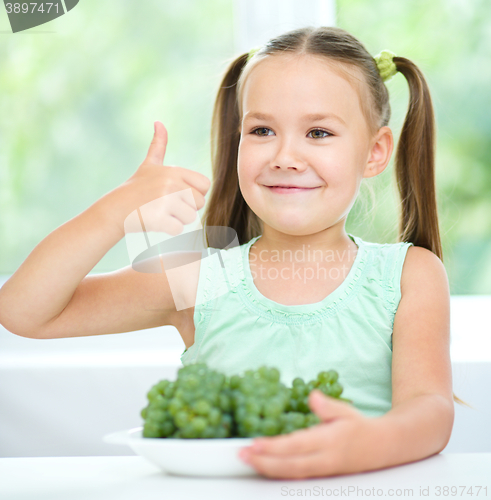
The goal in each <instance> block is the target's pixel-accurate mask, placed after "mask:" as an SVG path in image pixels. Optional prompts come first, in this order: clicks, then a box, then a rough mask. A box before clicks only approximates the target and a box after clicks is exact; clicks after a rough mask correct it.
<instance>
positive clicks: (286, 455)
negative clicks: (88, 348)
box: [0, 27, 454, 478]
mask: <svg viewBox="0 0 491 500" xmlns="http://www.w3.org/2000/svg"><path fill="white" fill-rule="evenodd" d="M396 71H399V72H401V73H402V74H403V75H404V76H405V77H406V78H407V80H408V83H409V88H410V103H409V108H408V111H407V116H406V118H405V122H404V126H403V129H402V132H401V136H400V140H399V145H398V148H397V153H396V174H397V183H398V187H399V191H400V195H401V200H402V203H401V207H402V213H401V220H400V226H399V238H398V239H399V243H395V244H376V243H370V242H366V241H363V240H362V239H361V238H359V237H357V236H354V235H351V234H347V233H346V231H345V222H346V218H347V216H348V213H349V211H350V209H351V207H352V206H353V204H354V203H355V200H356V197H357V195H358V191H359V187H360V183H361V182H362V179H364V178H369V177H374V176H376V175H378V174H380V173H381V172H383V171H384V169H385V168H386V166H387V164H388V163H389V160H390V157H391V154H392V150H393V136H392V132H391V129H390V128H389V127H388V123H389V118H390V105H389V96H388V92H387V89H386V87H385V85H384V80H386V79H388V78H390V77H391V76H393V74H394V73H395V72H396ZM166 144H167V133H166V130H165V128H164V127H163V125H162V124H161V123H160V122H156V124H155V135H154V139H153V141H152V144H151V146H150V149H149V152H148V155H147V158H146V160H145V161H144V162H143V163H142V165H141V166H140V167H139V168H138V170H137V171H136V172H135V174H134V175H133V176H132V177H131V178H130V179H128V181H126V182H125V183H124V184H122V185H121V186H119V187H118V188H116V189H115V190H113V191H111V192H110V193H108V194H107V195H105V196H104V197H102V198H101V199H100V200H98V201H97V202H96V203H95V204H94V205H92V206H91V207H89V208H88V209H87V210H86V211H84V212H82V213H81V214H80V215H78V216H77V217H75V218H73V219H72V220H70V221H68V222H67V223H65V224H64V225H62V226H60V227H59V228H58V229H56V230H55V231H54V232H53V233H51V234H50V235H48V236H47V237H46V238H45V239H44V240H43V241H42V242H41V243H40V244H39V245H38V246H37V247H36V248H35V249H34V250H33V251H32V253H31V254H30V255H29V256H28V258H27V259H26V261H25V262H24V263H23V264H22V265H21V266H20V268H19V269H18V270H17V271H16V273H15V274H14V275H13V276H12V277H11V278H10V280H9V281H8V282H7V283H6V284H5V285H4V287H3V288H2V290H1V292H0V321H1V323H2V324H3V325H4V326H5V327H6V328H7V329H9V330H10V331H12V332H14V333H16V334H18V335H21V336H25V337H31V338H39V339H41V338H60V337H71V336H83V335H99V334H107V333H118V332H128V331H133V330H138V329H145V328H152V327H156V326H160V325H174V326H175V327H176V328H177V329H178V331H179V332H180V334H181V336H182V338H183V341H184V343H185V346H186V350H185V352H184V353H183V354H182V362H183V364H189V363H193V362H206V363H207V364H208V365H209V366H210V367H212V368H215V369H218V370H221V371H223V372H226V373H229V374H231V373H237V372H242V371H244V370H245V369H247V368H257V367H258V366H261V365H268V366H276V367H277V368H279V370H280V372H281V374H282V380H283V381H284V382H285V383H287V384H290V383H291V381H292V379H293V378H294V377H302V378H304V379H305V380H310V379H312V378H315V377H316V375H317V373H318V372H320V371H322V370H326V369H335V370H337V371H338V373H339V375H340V382H341V384H342V385H343V387H344V392H343V396H344V397H346V398H349V399H351V400H352V401H353V403H354V405H349V404H347V403H345V402H341V401H337V400H334V399H333V398H328V397H325V396H324V395H323V394H322V393H320V392H319V391H314V392H313V393H312V394H311V396H310V400H309V402H310V405H311V407H312V410H313V411H315V412H316V413H317V414H318V415H319V416H320V417H321V419H322V420H323V423H322V424H320V425H317V426H315V427H311V428H309V429H304V430H300V431H297V432H294V433H292V434H290V435H283V436H275V437H270V438H259V439H256V440H255V442H254V444H253V446H251V447H250V448H248V449H244V450H243V453H242V454H241V456H242V458H243V459H244V460H245V461H247V462H248V463H250V464H251V465H252V466H253V467H255V468H256V470H257V471H258V472H259V473H261V474H263V475H265V476H269V477H283V478H306V477H314V476H329V475H335V474H346V473H353V472H361V471H368V470H373V469H380V468H384V467H389V466H393V465H397V464H402V463H406V462H410V461H414V460H419V459H422V458H425V457H428V456H430V455H433V454H435V453H438V452H440V451H442V450H443V449H444V447H445V446H446V444H447V442H448V440H449V438H450V434H451V430H452V426H453V418H454V408H453V400H452V377H451V364H450V356H449V329H450V326H449V316H450V307H449V303H450V294H449V287H448V280H447V275H446V272H445V268H444V266H443V264H442V261H441V258H442V250H441V243H440V236H439V230H438V219H437V209H436V196H435V186H434V118H433V109H432V103H431V98H430V93H429V90H428V86H427V84H426V82H425V79H424V77H423V75H422V73H421V71H420V70H419V69H418V68H417V67H416V66H415V65H414V64H413V63H412V62H411V61H409V60H408V59H405V58H403V57H393V54H391V53H390V52H388V51H386V52H383V53H382V54H381V55H380V57H377V58H376V59H374V58H373V57H372V56H371V55H370V54H369V53H368V52H367V51H366V49H365V48H364V47H363V45H362V44H361V43H360V42H359V41H358V40H356V39H355V38H354V37H353V36H351V35H350V34H348V33H347V32H346V31H344V30H342V29H339V28H332V27H321V28H316V29H314V28H310V27H308V28H304V29H299V30H295V31H291V32H288V33H285V34H284V35H282V36H279V37H277V38H275V39H273V40H271V41H269V42H268V43H267V44H266V45H264V46H263V47H262V48H261V49H259V50H258V51H256V52H255V53H254V52H251V53H250V54H243V55H241V56H239V57H238V58H237V59H235V60H234V61H233V62H232V63H231V64H230V66H229V68H228V70H227V71H226V74H225V76H224V78H223V81H222V83H221V86H220V90H219V93H218V96H217V100H216V103H215V109H214V115H213V127H212V148H213V179H214V182H213V187H212V190H211V194H210V198H209V203H208V205H207V209H206V211H205V214H204V220H205V228H206V227H210V228H211V227H226V228H232V229H233V230H234V231H235V232H236V234H237V238H238V242H239V245H238V246H235V247H229V248H226V249H223V248H224V245H223V244H221V245H218V244H216V242H215V244H213V241H211V242H210V241H209V243H211V244H210V246H211V247H212V248H213V249H215V250H218V252H215V253H213V254H212V255H211V256H210V257H207V258H204V259H201V260H200V259H198V260H194V261H193V260H192V259H191V260H190V261H189V260H188V261H187V264H186V265H184V266H182V268H181V271H182V273H184V271H185V272H186V276H185V277H186V279H181V280H180V282H181V283H186V286H184V284H183V285H181V286H179V287H178V288H176V286H177V284H178V283H179V280H175V279H174V280H173V283H172V287H171V282H170V276H171V275H173V273H175V272H176V268H175V266H174V268H173V269H172V273H170V272H167V270H169V271H170V270H171V267H172V266H170V265H169V261H166V259H164V258H163V257H162V256H160V257H159V258H160V265H161V266H162V268H163V269H164V270H166V272H161V273H148V272H147V273H138V272H136V271H135V270H134V269H132V267H130V266H129V267H127V268H124V269H121V270H119V271H116V272H112V273H106V274H102V275H90V276H88V273H89V271H90V270H91V269H92V268H93V267H94V265H95V264H96V263H97V262H98V261H99V260H100V259H101V258H102V256H103V255H104V254H105V253H106V252H107V251H108V250H109V249H110V248H111V247H112V246H113V245H114V244H116V243H117V242H118V241H119V240H120V239H121V238H122V237H123V236H124V229H125V219H126V218H127V217H128V215H129V214H130V213H132V212H134V211H135V210H136V211H137V212H138V213H139V214H140V215H141V212H143V210H142V211H141V212H139V211H138V210H139V207H142V206H143V205H145V204H148V203H150V202H151V201H152V200H156V199H163V198H165V196H166V195H170V194H174V195H175V194H176V193H192V199H190V198H189V197H188V198H186V197H184V196H181V197H178V198H176V201H175V202H174V203H173V204H172V205H170V204H167V205H166V204H162V206H161V207H160V209H159V210H153V211H151V210H147V211H146V212H145V217H144V221H143V219H142V217H140V220H141V221H142V223H143V222H144V229H145V230H147V231H148V230H150V229H153V230H161V231H164V232H165V233H167V234H170V235H177V234H180V233H181V232H182V230H183V224H189V223H190V222H192V221H193V220H194V219H195V217H196V210H199V209H200V208H202V207H203V206H204V204H205V199H204V196H205V195H206V193H207V192H208V190H209V187H210V183H209V181H208V179H207V178H206V177H204V176H203V175H201V174H199V173H196V172H192V171H189V170H186V169H183V168H180V167H174V168H171V167H165V166H163V161H164V155H165V148H166ZM207 236H208V239H210V238H209V236H210V235H209V234H208V235H207ZM220 249H223V250H220ZM217 257H219V258H217ZM178 270H179V268H178ZM183 276H184V275H183ZM174 278H175V274H174ZM177 304H180V305H177ZM183 304H184V305H183Z"/></svg>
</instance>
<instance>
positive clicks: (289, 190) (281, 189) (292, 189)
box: [266, 186, 317, 194]
mask: <svg viewBox="0 0 491 500" xmlns="http://www.w3.org/2000/svg"><path fill="white" fill-rule="evenodd" d="M266 187H267V188H268V189H269V190H270V191H273V192H274V193H278V194H288V193H292V194H293V193H301V192H306V191H313V190H314V189H317V188H315V187H313V188H305V187H294V186H289V187H287V186H266Z"/></svg>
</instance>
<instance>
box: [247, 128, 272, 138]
mask: <svg viewBox="0 0 491 500" xmlns="http://www.w3.org/2000/svg"><path fill="white" fill-rule="evenodd" d="M265 130H266V133H265V134H263V133H262V132H264V131H265ZM268 130H269V131H271V130H270V129H269V128H266V127H258V128H256V129H254V130H253V131H252V133H253V134H256V135H259V136H265V135H269V134H268V133H267V131H268ZM258 131H260V132H261V133H257V132H258Z"/></svg>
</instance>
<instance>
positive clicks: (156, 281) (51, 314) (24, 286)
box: [0, 122, 210, 338]
mask: <svg viewBox="0 0 491 500" xmlns="http://www.w3.org/2000/svg"><path fill="white" fill-rule="evenodd" d="M166 144H167V132H166V130H165V127H164V126H163V125H162V124H161V123H160V122H157V123H156V132H155V136H154V139H153V141H152V144H151V146H150V149H149V152H148V155H147V157H146V159H145V161H144V162H143V163H142V165H141V166H140V167H139V168H138V170H137V171H136V172H135V174H134V175H133V176H132V177H130V179H128V180H127V181H126V182H125V183H123V184H122V185H121V186H119V187H117V188H116V189H114V190H113V191H111V192H110V193H108V194H106V195H105V196H103V197H102V198H101V199H99V200H98V201H97V202H96V203H94V204H93V205H92V206H91V207H89V208H88V209H87V210H85V211H84V212H82V213H81V214H80V215H78V216H76V217H74V218H73V219H71V220H69V221H68V222H66V223H65V224H63V225H62V226H60V227H59V228H57V229H56V230H55V231H53V232H52V233H51V234H49V235H48V236H47V237H46V238H45V239H44V240H43V241H41V243H39V244H38V245H37V246H36V247H35V248H34V250H33V251H32V252H31V254H30V255H29V256H28V257H27V259H26V260H25V261H24V262H23V263H22V265H21V266H20V267H19V269H18V270H17V271H16V272H15V273H14V274H13V275H12V276H11V278H10V279H9V280H8V281H7V282H6V283H5V284H4V285H3V287H2V288H1V289H0V323H1V324H2V325H3V326H4V327H5V328H7V330H10V331H11V332H13V333H16V334H17V335H20V336H24V337H31V338H58V337H75V336H83V335H99V334H103V333H116V332H126V331H133V330H138V329H144V328H151V327H154V326H159V325H162V324H173V323H172V321H173V320H174V315H175V314H176V307H175V305H174V300H173V295H172V293H171V290H170V288H169V283H168V280H167V277H166V273H165V272H162V273H158V274H151V273H139V272H136V271H134V270H133V269H132V268H131V267H127V268H124V269H121V270H119V271H116V272H113V273H106V274H102V275H91V276H87V274H88V273H89V272H90V271H91V270H92V269H93V268H94V266H95V265H96V264H97V262H99V260H100V259H101V258H102V257H103V256H104V255H105V254H106V253H107V251H108V250H109V249H110V248H112V247H113V246H114V245H115V244H116V243H117V242H118V241H120V240H121V238H123V237H124V234H125V232H124V221H125V219H126V217H127V216H128V215H129V214H130V213H131V212H133V211H134V210H136V209H138V208H139V207H141V206H143V205H145V204H147V203H149V202H151V201H153V200H156V199H159V198H162V197H164V196H165V195H166V194H171V193H176V192H178V191H183V190H186V189H187V190H189V189H191V191H188V193H189V192H191V193H192V196H193V198H194V201H195V204H196V208H197V209H198V210H199V209H200V208H202V207H203V206H204V203H205V199H204V195H205V194H206V192H207V190H208V189H209V185H210V182H209V180H208V179H207V178H206V177H205V176H203V175H202V174H200V173H197V172H193V171H190V170H186V169H183V168H180V167H165V166H163V160H164V155H165V148H166ZM173 200H174V205H173V206H172V214H170V213H166V211H165V207H163V208H162V207H160V206H159V210H157V211H155V213H154V214H151V213H148V211H147V213H146V216H145V223H146V224H147V228H146V229H147V230H152V229H153V230H162V231H164V232H166V233H168V234H179V233H180V232H181V231H182V225H183V224H188V223H190V222H192V221H193V220H194V219H195V218H196V209H193V207H191V206H190V205H189V204H188V203H185V202H184V200H183V201H182V205H176V198H175V197H174V198H173ZM188 201H189V200H188ZM160 208H162V210H161V209H160Z"/></svg>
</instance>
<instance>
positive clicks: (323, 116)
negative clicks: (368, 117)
mask: <svg viewBox="0 0 491 500" xmlns="http://www.w3.org/2000/svg"><path fill="white" fill-rule="evenodd" d="M251 118H256V119H257V120H271V121H272V120H274V118H273V116H271V115H268V114H267V113H259V112H257V111H255V112H248V113H246V114H245V115H244V120H247V119H251ZM303 120H304V121H312V122H317V121H322V120H335V121H338V122H339V123H341V124H342V125H344V126H346V122H345V121H344V120H343V119H342V118H341V117H340V116H338V115H335V114H334V113H309V114H306V115H304V116H303Z"/></svg>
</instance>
